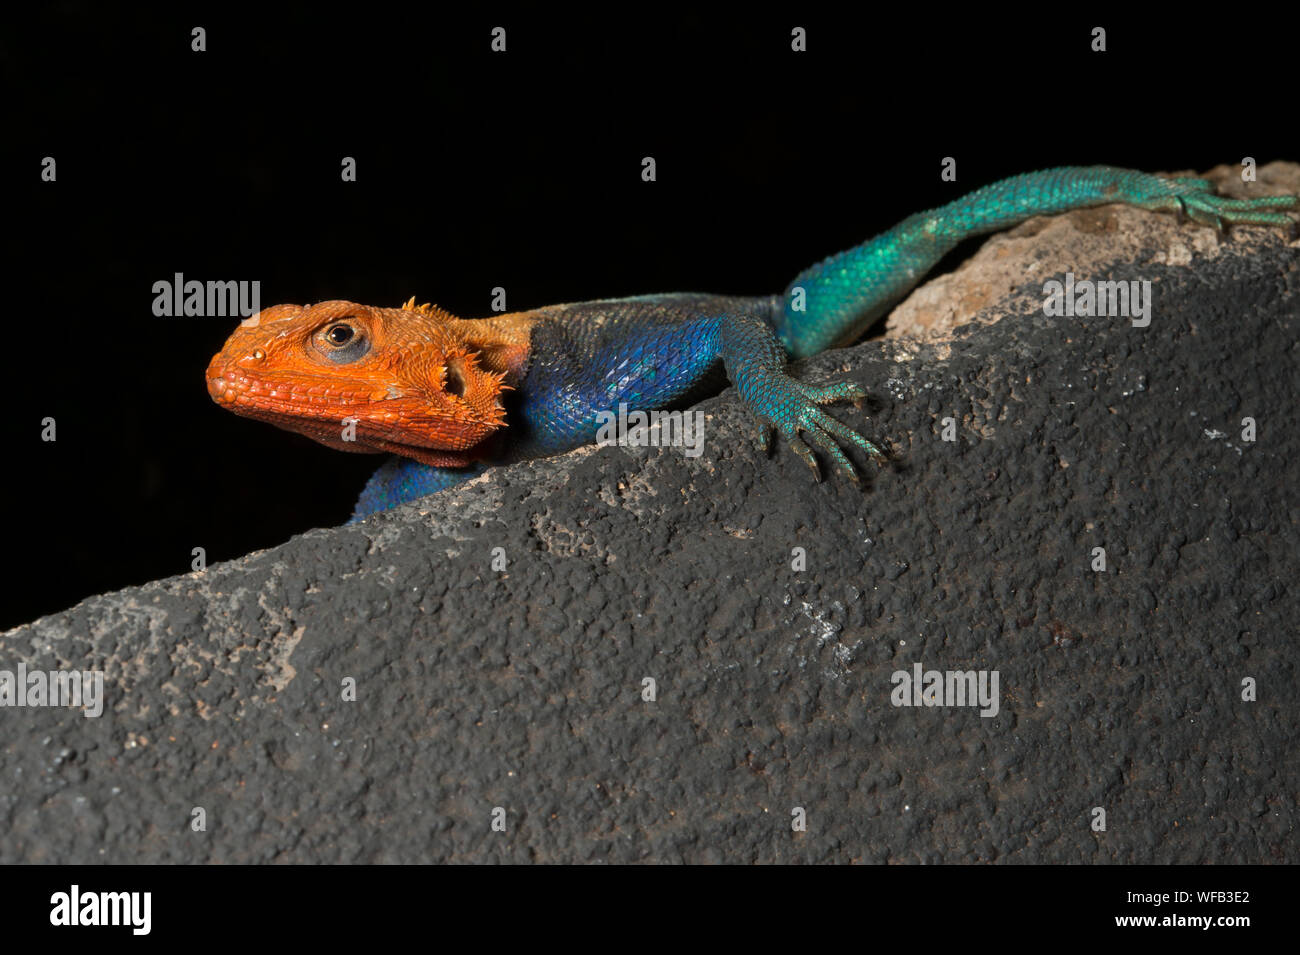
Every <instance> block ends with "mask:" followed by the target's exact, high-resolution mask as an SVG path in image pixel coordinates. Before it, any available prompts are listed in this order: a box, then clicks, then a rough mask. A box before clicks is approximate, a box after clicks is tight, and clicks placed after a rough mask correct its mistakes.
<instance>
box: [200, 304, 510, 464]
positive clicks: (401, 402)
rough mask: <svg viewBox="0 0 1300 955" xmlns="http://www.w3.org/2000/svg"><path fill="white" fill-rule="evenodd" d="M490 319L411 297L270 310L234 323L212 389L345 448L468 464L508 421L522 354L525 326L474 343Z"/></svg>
mask: <svg viewBox="0 0 1300 955" xmlns="http://www.w3.org/2000/svg"><path fill="white" fill-rule="evenodd" d="M494 322H497V323H499V322H500V320H499V319H497V320H493V319H484V320H481V321H474V322H466V321H461V320H460V319H457V318H454V317H453V316H451V315H448V314H447V313H446V312H443V311H441V310H440V309H437V308H436V307H433V306H428V305H422V306H418V307H417V306H415V303H414V299H412V300H411V301H410V302H408V303H407V304H406V305H405V306H403V307H402V308H371V307H369V306H366V305H358V304H357V303H355V302H342V301H333V302H321V303H320V304H318V305H310V306H303V305H276V306H275V307H273V308H267V309H263V310H262V311H261V312H259V313H258V314H256V315H254V316H252V317H251V318H247V319H245V320H244V321H243V322H241V323H240V326H239V328H237V329H236V330H235V333H234V334H233V335H231V336H230V338H229V339H228V340H227V341H226V344H225V346H224V347H223V348H222V349H221V351H220V352H219V353H218V354H217V355H216V356H215V357H214V358H213V359H212V361H211V363H210V364H209V365H208V372H207V379H208V393H209V394H210V395H211V396H212V399H213V400H214V401H216V402H217V404H219V405H222V406H223V407H226V408H229V409H230V410H231V411H233V412H235V413H236V414H239V415H244V416H245V417H249V418H256V419H258V420H261V421H269V422H270V423H272V424H275V425H278V426H279V427H281V428H285V429H287V430H290V431H297V432H299V433H300V434H305V435H307V437H309V438H313V439H314V440H316V441H319V442H320V443H321V444H324V445H328V446H329V447H331V448H337V449H339V450H341V451H360V452H369V453H378V452H392V453H395V454H401V455H404V456H406V457H410V458H414V459H415V460H417V461H421V462H423V463H425V464H432V465H435V466H437V465H457V464H465V463H467V462H468V461H469V460H470V459H471V456H470V455H468V454H466V453H463V452H466V450H467V449H469V448H472V447H473V446H474V445H476V444H478V443H479V442H481V441H482V440H483V439H484V438H486V437H487V436H488V435H489V434H491V433H492V432H493V431H495V430H496V429H498V428H501V427H503V426H504V425H505V423H506V421H505V409H504V408H503V406H502V402H501V398H502V392H503V391H504V390H506V389H508V388H509V387H510V385H509V384H507V383H506V379H507V375H508V374H509V373H510V372H511V371H512V370H514V371H517V370H518V368H519V366H521V365H522V362H523V360H524V357H525V356H526V353H527V337H526V336H527V331H526V328H525V329H523V330H522V331H520V330H519V329H516V328H514V327H513V326H511V327H510V328H509V329H508V330H507V332H506V333H499V334H498V335H497V336H496V337H495V338H491V339H490V340H489V341H488V342H486V345H490V346H495V347H491V348H488V347H483V343H480V342H476V340H475V339H476V338H479V339H481V338H483V336H484V335H485V334H486V331H481V330H480V329H484V330H486V328H487V326H488V325H490V324H492V323H494ZM466 326H474V328H473V330H471V331H467V330H466ZM508 333H513V336H514V337H513V338H512V339H511V340H510V341H504V340H503V338H502V335H503V334H508ZM480 359H486V361H485V362H482V361H480ZM485 363H486V364H487V365H488V367H483V364H485ZM349 422H355V425H354V427H352V428H349ZM457 452H461V453H457Z"/></svg>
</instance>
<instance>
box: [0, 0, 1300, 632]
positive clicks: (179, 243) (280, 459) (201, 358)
mask: <svg viewBox="0 0 1300 955" xmlns="http://www.w3.org/2000/svg"><path fill="white" fill-rule="evenodd" d="M742 9H743V12H741V9H738V10H736V11H734V12H732V13H725V12H718V13H710V14H702V13H700V12H698V11H690V12H688V11H687V10H686V9H674V8H672V7H671V6H665V5H662V4H654V5H650V6H629V7H626V8H625V9H620V10H617V11H615V10H605V11H602V12H591V13H589V14H583V13H581V12H579V11H564V10H558V9H553V8H551V7H550V6H549V5H548V6H547V7H545V8H533V9H531V10H528V11H524V12H517V11H510V10H508V9H506V8H497V9H493V10H492V11H490V12H487V13H483V14H479V13H464V12H459V11H450V12H448V11H443V10H441V9H435V10H433V11H432V12H429V13H427V14H424V15H423V16H422V17H421V18H419V19H415V18H413V14H411V13H410V12H409V11H402V12H400V13H398V12H396V11H393V12H388V13H384V12H382V11H379V10H376V11H374V12H367V9H366V8H365V7H364V6H358V7H353V8H348V10H347V13H346V15H342V14H339V15H335V14H333V13H330V12H328V10H327V8H322V7H317V6H315V5H308V4H301V5H293V6H289V7H286V8H280V9H277V10H275V11H270V10H263V11H259V12H258V13H257V14H255V15H254V14H248V15H243V16H236V15H232V14H229V13H226V12H222V11H221V10H220V8H217V7H209V8H203V7H199V8H195V9H194V10H193V11H191V12H177V11H169V12H166V13H159V12H154V11H144V12H142V11H129V10H124V11H109V10H104V9H101V8H100V7H99V5H91V4H64V5H60V6H57V7H54V8H53V12H52V13H51V15H49V16H48V17H46V18H44V19H43V20H41V21H34V20H33V21H24V22H9V23H8V24H7V25H6V26H5V28H4V33H3V36H2V37H0V57H2V61H0V68H2V69H3V77H4V84H5V95H4V103H5V109H6V112H7V113H8V117H7V120H6V135H5V136H4V139H3V145H2V146H0V159H2V161H3V173H4V182H5V184H6V189H5V193H6V197H5V210H6V215H5V220H6V227H5V228H4V229H3V230H0V232H2V234H3V241H4V243H5V250H4V262H5V263H6V266H7V268H6V275H7V281H6V283H5V288H6V304H7V315H6V318H7V327H6V332H7V336H6V344H7V347H6V348H5V349H4V361H3V368H4V388H3V395H4V401H5V414H4V416H3V434H2V435H0V447H3V449H4V451H3V453H4V457H5V468H4V474H5V481H6V488H5V489H6V492H7V493H6V495H5V500H6V502H7V504H8V515H7V516H8V520H7V522H6V527H7V548H6V549H7V551H8V558H9V564H10V572H9V579H8V583H7V586H6V587H5V588H4V600H3V606H2V607H0V626H4V627H7V626H12V625H15V624H18V623H21V622H24V621H26V620H29V619H32V618H34V617H35V616H38V615H40V614H44V613H48V612H51V611H55V610H59V609H61V608H63V607H66V606H69V605H70V604H72V603H74V602H75V601H77V600H79V599H81V598H82V597H85V596H87V595H90V594H93V593H96V592H100V591H103V590H107V589H114V588H118V587H123V586H126V585H128V584H134V583H140V582H143V581H146V580H150V579H154V578H158V577H163V576H169V575H172V574H177V573H184V572H187V571H188V570H189V569H190V561H191V559H192V557H191V550H192V548H194V547H196V546H201V547H204V548H205V549H206V552H207V558H208V560H209V561H210V562H211V561H216V560H224V559H228V558H232V557H237V556H240V555H242V554H244V553H247V552H248V551H250V550H253V549H256V548H261V547H267V546H272V545H274V544H277V543H279V542H281V541H283V540H285V539H286V538H288V537H289V536H290V535H291V534H294V533H297V532H300V531H303V530H306V529H308V528H311V527H316V526H322V525H330V524H337V523H341V522H342V521H343V520H345V519H346V518H347V516H348V515H349V513H350V511H351V506H352V502H353V500H354V498H355V495H356V492H357V491H358V490H359V489H360V487H361V485H362V484H363V483H364V481H365V478H366V476H367V475H368V474H369V472H370V471H371V470H373V468H374V467H375V466H377V465H378V463H379V461H380V459H379V458H377V457H375V458H371V457H369V456H361V455H345V454H340V453H338V452H335V451H331V450H329V449H326V448H324V447H321V446H318V445H315V444H313V443H312V442H310V441H308V440H307V439H305V438H301V437H298V436H296V435H291V434H288V433H284V432H280V431H277V430H276V429H274V428H272V427H270V426H268V425H264V424H260V423H255V422H250V421H247V420H244V419H240V418H237V417H235V416H234V415H231V414H229V413H228V412H225V411H222V410H220V409H218V408H217V407H216V406H215V405H214V404H213V403H212V402H211V401H210V399H209V398H208V396H207V393H206V390H205V388H204V383H203V370H204V368H205V367H206V364H207V361H208V359H209V358H210V357H211V355H212V354H213V353H214V352H216V351H217V350H218V349H219V348H220V346H221V344H222V342H223V341H224V339H225V338H226V336H227V335H228V334H229V332H230V331H231V329H232V328H233V326H234V322H233V321H232V320H229V319H195V318H156V317H154V315H153V314H152V302H153V292H152V290H151V287H152V285H153V283H154V282H155V281H157V280H159V279H170V278H171V277H172V275H173V273H175V272H182V273H184V274H185V276H186V277H187V278H196V279H200V280H209V279H220V280H229V279H237V280H255V279H256V280H260V281H261V283H262V304H263V305H271V304H275V303H280V302H312V301H318V300H323V299H329V298H346V299H353V300H357V301H362V302H367V303H374V304H381V305H396V304H398V303H400V302H401V301H404V300H405V299H406V298H408V297H409V296H411V295H417V296H418V297H419V298H420V300H421V301H425V300H431V301H434V302H437V303H439V304H441V305H442V306H443V307H445V308H447V309H449V310H451V311H453V312H455V313H457V314H461V315H464V316H478V315H482V314H486V313H487V312H488V302H489V296H490V290H491V288H492V287H493V286H497V285H501V286H504V287H505V288H506V289H507V292H508V296H509V298H508V304H509V307H510V308H512V309H519V308H529V307H533V306H537V305H543V304H548V303H552V302H562V301H579V300H584V299H594V298H601V297H607V296H616V295H628V294H640V293H650V292H665V291H684V290H698V291H710V292H719V293H754V294H757V293H763V292H772V291H779V290H780V289H781V288H782V287H784V285H785V284H786V283H787V282H788V281H789V279H790V278H792V277H793V276H794V274H795V273H796V272H797V271H799V270H800V269H802V268H803V267H805V266H806V265H809V264H811V263H812V262H813V261H816V260H818V259H820V258H821V257H823V256H825V255H827V254H829V253H831V252H834V251H837V250H839V249H842V248H845V247H848V246H850V245H854V244H856V243H858V242H860V241H862V240H863V239H865V238H867V237H868V236H869V235H871V234H873V233H875V232H878V231H880V230H881V229H884V228H887V227H888V226H889V225H891V224H892V223H893V222H895V221H896V220H898V219H900V218H902V217H903V216H905V215H907V214H909V213H911V212H915V211H918V210H919V209H922V208H926V207H930V206H934V205H937V204H939V203H942V202H945V201H947V200H949V199H951V198H954V197H955V196H957V195H959V194H961V193H963V192H966V191H969V190H970V189H973V188H975V187H977V186H979V185H983V184H985V183H987V182H989V181H992V180H994V179H997V178H1000V177H1002V176H1006V175H1011V174H1014V173H1017V172H1023V171H1026V170H1029V169H1033V168H1040V167H1044V166H1050V165H1058V164H1079V165H1086V164H1091V163H1097V162H1105V163H1109V164H1112V165H1120V166H1129V167H1134V168H1143V169H1150V170H1172V169H1191V168H1200V169H1204V168H1208V167H1210V166H1212V165H1215V164H1218V163H1221V162H1237V161H1239V160H1240V159H1241V158H1242V157H1243V156H1247V155H1249V156H1253V157H1255V158H1256V159H1257V160H1258V161H1259V162H1260V163H1261V164H1262V163H1264V162H1267V161H1270V160H1272V159H1279V158H1290V159H1295V158H1296V132H1295V119H1294V108H1293V107H1292V106H1289V105H1287V97H1286V91H1288V90H1289V89H1290V86H1291V82H1292V81H1291V78H1290V76H1289V68H1288V67H1289V64H1290V63H1291V62H1292V60H1293V56H1294V52H1293V49H1292V47H1291V42H1292V41H1291V38H1290V33H1289V32H1287V31H1283V30H1280V29H1276V28H1271V27H1270V26H1269V25H1268V24H1266V23H1263V22H1256V21H1255V20H1254V19H1252V18H1248V17H1239V18H1236V19H1235V20H1233V21H1232V22H1231V23H1209V22H1206V20H1205V19H1204V18H1202V17H1195V16H1187V17H1182V18H1180V19H1175V18H1172V17H1169V16H1164V15H1162V16H1160V17H1152V18H1151V19H1150V20H1143V19H1142V18H1140V17H1138V16H1136V15H1135V14H1133V13H1131V12H1129V11H1127V10H1125V11H1123V12H1107V11H1105V10H1100V9H1093V8H1089V9H1088V11H1087V12H1077V13H1071V12H1051V13H1044V12H1035V13H1033V14H1032V15H1026V14H1024V13H1017V12H1011V11H1007V12H996V13H993V12H990V13H983V14H979V15H976V14H965V15H953V14H950V13H947V12H945V11H942V10H941V9H939V8H935V7H933V6H931V5H924V6H923V5H914V6H913V7H912V8H910V9H903V10H898V9H889V10H888V12H887V13H885V12H877V11H878V10H879V11H884V10H885V9H886V8H872V9H868V8H864V9H863V10H861V11H858V12H846V11H845V10H844V9H837V10H834V11H833V12H832V11H831V10H830V9H827V10H825V11H820V12H819V11H816V10H812V11H809V10H807V9H806V8H804V7H791V8H789V9H788V10H786V11H781V12H755V11H754V10H753V9H750V8H742ZM796 24H797V25H802V26H805V27H807V29H808V31H809V44H808V45H809V50H808V52H807V53H803V54H794V53H792V52H791V51H790V29H791V27H792V26H793V25H796ZM496 25H501V26H504V27H506V28H507V31H508V52H507V53H506V54H504V55H501V54H494V53H492V52H491V50H490V48H489V42H490V30H491V28H492V27H493V26H496ZM1098 25H1101V26H1105V27H1106V28H1107V30H1108V47H1109V49H1108V52H1106V53H1104V54H1094V53H1092V52H1090V49H1089V45H1090V31H1091V29H1092V28H1093V27H1094V26H1098ZM194 26H203V27H205V28H206V30H207V52H204V53H195V52H192V51H191V49H190V43H191V37H190V30H191V28H192V27H194ZM45 156H53V157H55V159H56V161H57V163H58V166H57V169H58V181H57V182H56V183H45V182H42V181H41V179H40V172H41V161H42V159H43V157H45ZM345 156H351V157H355V158H356V161H357V169H358V181H357V182H355V183H343V182H341V180H340V175H339V174H340V162H341V160H342V158H343V157H345ZM644 156H653V157H654V158H655V160H656V162H657V169H658V181H657V182H655V183H644V182H642V181H641V178H640V172H641V165H640V163H641V159H642V157H644ZM945 156H954V157H956V159H957V164H958V165H957V172H958V181H957V183H943V182H941V181H940V179H939V171H940V161H941V159H942V158H943V157H945ZM964 251H969V250H959V251H958V253H956V254H955V256H957V257H959V256H961V255H962V254H963V252H964ZM46 416H52V417H54V418H55V419H56V420H57V422H58V441H57V442H56V443H44V442H42V441H41V440H40V432H41V419H42V418H45V417H46Z"/></svg>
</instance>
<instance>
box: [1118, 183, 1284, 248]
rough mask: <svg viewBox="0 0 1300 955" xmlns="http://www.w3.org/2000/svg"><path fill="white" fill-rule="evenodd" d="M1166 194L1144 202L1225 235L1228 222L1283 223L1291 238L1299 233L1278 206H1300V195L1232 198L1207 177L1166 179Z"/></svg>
mask: <svg viewBox="0 0 1300 955" xmlns="http://www.w3.org/2000/svg"><path fill="white" fill-rule="evenodd" d="M1162 182H1163V184H1164V185H1165V186H1166V187H1167V190H1168V191H1167V192H1166V193H1165V194H1164V195H1159V196H1153V197H1152V198H1150V199H1148V200H1147V201H1146V202H1143V203H1141V205H1142V206H1143V207H1145V208H1148V209H1159V210H1163V211H1166V212H1172V213H1173V214H1174V215H1175V216H1176V217H1177V219H1178V221H1179V222H1180V223H1181V222H1183V221H1185V220H1187V219H1191V220H1192V221H1193V222H1198V223H1200V224H1201V225H1208V226H1211V227H1212V228H1213V229H1214V230H1215V231H1216V232H1218V233H1219V236H1220V238H1222V237H1223V236H1224V235H1225V234H1226V233H1227V231H1228V227H1229V226H1234V225H1265V226H1280V227H1282V228H1283V229H1285V230H1286V232H1287V237H1288V239H1295V238H1296V237H1297V232H1298V230H1297V223H1296V221H1295V220H1294V219H1292V218H1291V217H1290V216H1288V215H1284V214H1283V213H1282V212H1280V211H1278V210H1282V209H1286V210H1295V209H1300V196H1261V197H1259V198H1258V199H1229V198H1228V197H1227V196H1218V195H1215V194H1214V185H1213V183H1210V182H1207V181H1206V180H1204V179H1166V180H1162Z"/></svg>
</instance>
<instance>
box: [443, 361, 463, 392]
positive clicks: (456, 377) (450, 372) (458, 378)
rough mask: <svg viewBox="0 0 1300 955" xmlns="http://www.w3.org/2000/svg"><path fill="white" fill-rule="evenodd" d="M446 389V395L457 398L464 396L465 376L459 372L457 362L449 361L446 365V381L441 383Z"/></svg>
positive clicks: (458, 363) (459, 368)
mask: <svg viewBox="0 0 1300 955" xmlns="http://www.w3.org/2000/svg"><path fill="white" fill-rule="evenodd" d="M443 387H444V388H446V389H447V394H449V395H455V396H456V397H457V398H463V397H464V396H465V375H464V372H463V371H462V370H461V365H460V362H459V361H454V360H453V361H450V362H448V363H447V380H446V381H445V382H444V383H443Z"/></svg>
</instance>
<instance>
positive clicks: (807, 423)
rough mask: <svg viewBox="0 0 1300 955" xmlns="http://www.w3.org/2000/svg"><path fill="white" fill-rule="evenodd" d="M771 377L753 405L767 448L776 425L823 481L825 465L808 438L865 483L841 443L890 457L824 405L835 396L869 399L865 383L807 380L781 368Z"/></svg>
mask: <svg viewBox="0 0 1300 955" xmlns="http://www.w3.org/2000/svg"><path fill="white" fill-rule="evenodd" d="M765 377H766V380H765V381H763V382H762V383H761V385H760V386H759V387H758V388H757V389H755V391H756V395H757V400H756V401H754V402H753V404H752V405H751V410H753V411H754V413H755V414H756V415H757V416H758V418H759V427H760V434H761V435H762V437H761V438H760V440H761V441H764V444H763V447H764V450H766V447H767V441H766V439H770V436H771V430H772V428H773V427H775V428H776V430H777V431H780V432H781V436H782V437H784V438H785V440H786V442H787V443H788V444H789V445H790V449H791V450H792V451H794V453H795V454H797V455H799V457H800V458H801V459H802V460H803V462H804V463H805V464H806V465H808V469H809V470H810V471H812V473H813V478H814V479H815V480H817V481H821V479H822V472H821V468H820V467H819V466H818V464H817V459H816V458H815V457H814V456H813V452H812V449H811V448H809V447H808V444H807V443H805V441H804V438H807V440H808V441H809V442H811V443H812V444H813V445H815V446H816V447H817V449H818V450H820V451H821V452H822V453H823V454H825V455H826V457H827V458H829V459H830V461H831V463H832V465H833V466H834V468H835V470H836V471H837V472H838V473H839V474H840V475H841V476H843V477H845V478H847V479H848V480H850V481H852V482H853V483H854V484H859V483H861V482H860V479H859V477H858V472H857V469H856V468H854V466H853V462H852V461H850V460H849V458H848V456H847V455H846V454H845V453H844V451H843V450H842V449H841V448H840V442H842V443H844V444H845V445H852V446H853V447H856V448H858V449H860V450H862V451H865V452H866V453H867V454H869V455H871V456H872V457H873V458H875V459H876V461H877V462H878V463H879V462H883V461H885V460H886V455H885V452H884V451H882V450H881V449H880V448H878V447H877V446H876V445H874V444H872V443H871V442H870V441H868V440H867V439H866V438H864V437H863V436H862V435H860V434H858V433H857V432H856V431H854V430H853V429H852V428H850V427H849V426H848V425H846V424H844V423H843V422H841V421H838V420H836V419H835V418H833V417H831V416H830V415H828V414H827V413H826V412H824V411H822V410H821V408H819V407H818V406H819V405H823V404H827V403H829V402H832V401H846V400H856V399H861V398H865V397H866V394H867V393H866V391H864V390H863V389H862V387H861V386H859V385H857V384H855V383H854V382H851V381H842V382H836V383H835V384H831V385H807V384H804V383H803V382H800V381H796V380H795V379H793V378H790V377H788V376H787V375H785V374H784V373H780V372H773V373H769V374H768V375H767V376H765ZM768 409H772V410H768ZM800 435H803V437H800Z"/></svg>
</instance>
